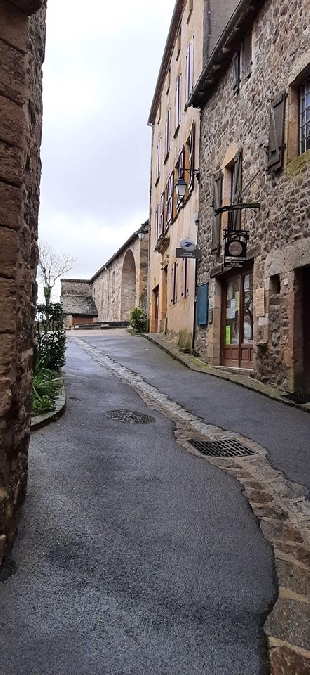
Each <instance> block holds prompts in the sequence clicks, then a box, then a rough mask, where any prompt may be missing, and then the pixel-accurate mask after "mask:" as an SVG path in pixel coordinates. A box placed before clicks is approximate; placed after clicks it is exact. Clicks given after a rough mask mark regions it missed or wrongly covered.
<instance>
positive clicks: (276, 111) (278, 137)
mask: <svg viewBox="0 0 310 675" xmlns="http://www.w3.org/2000/svg"><path fill="white" fill-rule="evenodd" d="M285 98H286V94H285V92H282V93H281V94H280V95H279V96H278V97H277V98H276V99H275V100H274V102H273V104H272V106H271V110H270V128H269V144H268V163H267V167H268V170H269V171H276V170H277V169H281V167H282V165H283V156H284V152H283V150H284V119H285Z"/></svg>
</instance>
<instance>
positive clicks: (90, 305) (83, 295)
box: [61, 279, 98, 328]
mask: <svg viewBox="0 0 310 675" xmlns="http://www.w3.org/2000/svg"><path fill="white" fill-rule="evenodd" d="M61 304H62V308H63V312H64V315H65V317H66V319H65V322H66V328H72V327H74V326H81V325H83V324H84V325H85V324H89V323H93V321H97V319H98V311H97V307H96V305H95V302H94V300H93V296H92V285H91V282H90V281H89V280H87V279H62V280H61Z"/></svg>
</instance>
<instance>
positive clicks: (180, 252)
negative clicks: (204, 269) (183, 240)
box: [175, 248, 201, 260]
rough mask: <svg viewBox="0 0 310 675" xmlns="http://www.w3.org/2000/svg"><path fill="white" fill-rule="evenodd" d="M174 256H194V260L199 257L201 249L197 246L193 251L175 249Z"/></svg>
mask: <svg viewBox="0 0 310 675" xmlns="http://www.w3.org/2000/svg"><path fill="white" fill-rule="evenodd" d="M175 255H176V258H194V259H195V260H200V259H201V251H200V249H199V248H195V250H194V251H185V250H184V248H177V249H176V253H175Z"/></svg>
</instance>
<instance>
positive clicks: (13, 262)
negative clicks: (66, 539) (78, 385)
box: [0, 0, 46, 563]
mask: <svg viewBox="0 0 310 675" xmlns="http://www.w3.org/2000/svg"><path fill="white" fill-rule="evenodd" d="M45 5H46V2H45V0H11V1H10V2H9V1H8V0H0V563H1V561H2V559H3V557H4V556H5V554H6V553H8V552H9V550H10V548H11V547H12V544H13V542H14V537H15V532H16V526H17V521H18V516H19V512H20V508H21V506H22V503H23V501H24V497H25V492H26V484H27V452H28V443H29V435H30V394H31V378H32V359H33V356H32V354H33V352H32V348H33V340H34V328H33V327H34V316H35V301H36V282H35V278H36V265H37V224H38V210H39V185H40V177H41V163H40V155H39V150H40V145H41V131H42V63H43V59H44V46H45V11H46V10H45Z"/></svg>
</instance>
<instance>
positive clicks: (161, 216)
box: [158, 192, 165, 237]
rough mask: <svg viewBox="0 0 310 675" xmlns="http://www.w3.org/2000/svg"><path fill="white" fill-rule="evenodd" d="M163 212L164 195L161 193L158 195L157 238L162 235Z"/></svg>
mask: <svg viewBox="0 0 310 675" xmlns="http://www.w3.org/2000/svg"><path fill="white" fill-rule="evenodd" d="M164 211H165V193H164V192H162V194H161V195H160V202H159V223H158V236H159V237H160V236H161V235H162V234H163V233H164Z"/></svg>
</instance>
